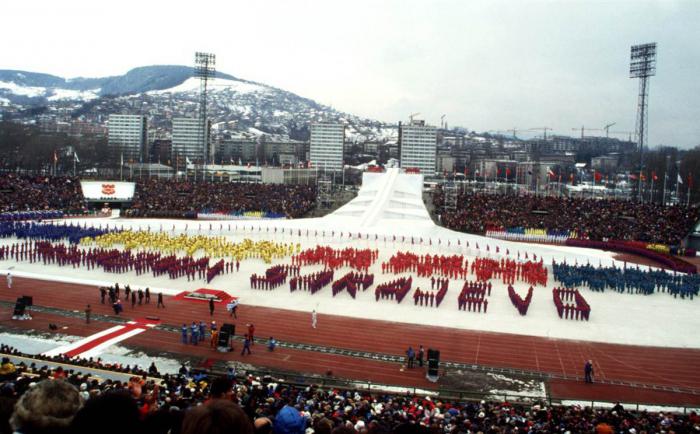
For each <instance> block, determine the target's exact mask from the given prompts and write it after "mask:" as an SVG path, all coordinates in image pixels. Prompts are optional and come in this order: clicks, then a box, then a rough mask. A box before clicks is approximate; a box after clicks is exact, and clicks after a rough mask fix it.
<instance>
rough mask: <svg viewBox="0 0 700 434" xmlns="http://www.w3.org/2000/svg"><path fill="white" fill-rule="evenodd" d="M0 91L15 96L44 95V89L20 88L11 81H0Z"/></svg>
mask: <svg viewBox="0 0 700 434" xmlns="http://www.w3.org/2000/svg"><path fill="white" fill-rule="evenodd" d="M0 89H7V90H8V91H10V92H11V93H13V94H15V95H22V96H29V97H37V96H44V94H46V88H45V87H34V86H21V85H19V84H17V83H14V82H12V81H0Z"/></svg>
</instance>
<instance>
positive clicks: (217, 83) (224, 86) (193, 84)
mask: <svg viewBox="0 0 700 434" xmlns="http://www.w3.org/2000/svg"><path fill="white" fill-rule="evenodd" d="M199 86H200V80H199V79H198V78H195V77H191V78H188V79H187V80H185V81H184V82H182V83H181V84H179V85H177V86H175V87H171V88H170V89H163V90H154V91H150V92H147V93H148V94H149V95H159V94H165V93H183V92H184V93H189V92H199ZM208 90H209V91H210V92H220V91H223V90H230V91H233V92H236V93H239V94H244V93H254V92H266V91H267V90H268V88H267V87H265V86H261V85H259V84H253V83H245V82H242V81H237V80H227V79H223V78H214V79H212V80H210V81H209V84H208Z"/></svg>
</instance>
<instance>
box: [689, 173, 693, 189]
mask: <svg viewBox="0 0 700 434" xmlns="http://www.w3.org/2000/svg"><path fill="white" fill-rule="evenodd" d="M688 188H693V175H691V174H690V173H689V174H688Z"/></svg>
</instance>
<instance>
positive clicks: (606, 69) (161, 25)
mask: <svg viewBox="0 0 700 434" xmlns="http://www.w3.org/2000/svg"><path fill="white" fill-rule="evenodd" d="M197 5H202V6H201V9H198V8H197ZM0 10H1V11H2V15H3V19H2V22H3V31H2V33H3V41H2V43H1V44H0V69H5V68H7V69H23V70H29V71H37V72H47V73H51V74H56V75H60V76H64V77H74V76H103V75H116V74H122V73H124V72H126V71H127V70H129V69H130V68H133V67H136V66H144V65H152V64H184V65H190V64H192V62H193V57H194V52H195V51H210V52H213V53H215V54H216V55H217V69H219V70H221V71H223V72H227V73H230V74H233V75H235V76H238V77H241V78H245V79H249V80H254V81H259V82H263V83H266V84H270V85H274V86H276V87H280V88H283V89H286V90H289V91H292V92H295V93H297V94H299V95H301V96H305V97H309V98H312V99H315V100H317V101H318V102H321V103H324V104H329V105H332V106H333V107H335V108H336V109H339V110H342V111H346V112H350V113H353V114H357V115H360V116H365V117H369V118H374V119H378V120H382V121H389V122H396V121H398V120H405V119H407V117H408V115H409V114H411V113H415V112H420V113H421V116H419V117H422V118H424V119H426V120H427V121H428V122H430V123H433V124H439V123H440V116H441V115H442V114H445V115H446V120H447V122H448V123H449V124H450V125H454V126H457V125H459V126H464V127H467V128H469V129H474V130H477V131H486V130H505V129H510V128H513V127H517V128H519V129H522V130H524V129H529V128H534V127H545V126H546V127H551V128H553V129H554V132H555V133H559V134H577V133H575V132H573V131H571V129H572V128H574V127H578V128H580V126H581V125H585V126H586V127H587V128H591V129H592V128H602V127H603V126H604V125H605V124H607V123H612V122H616V123H617V125H615V126H614V127H613V128H611V131H621V132H625V131H632V130H633V129H634V125H635V122H634V118H635V113H636V104H637V92H638V83H637V80H632V79H630V78H628V70H629V48H630V45H632V44H638V43H646V42H651V41H656V42H658V67H657V76H656V77H653V78H652V79H651V87H650V97H651V99H650V114H649V136H650V144H651V145H652V146H654V145H658V144H671V145H678V146H682V147H691V146H695V145H699V144H700V84H698V82H699V81H700V1H698V0H688V1H670V0H669V1H641V0H617V1H592V0H586V1H564V0H560V1H528V0H512V1H494V0H486V1H469V0H455V1H450V0H445V1H410V0H399V1H379V0H369V1H358V0H345V1H334V0H319V1H293V0H281V1H264V0H247V1H242V2H241V1H220V2H219V1H209V2H197V1H194V0H193V1H188V2H182V1H179V0H178V1H147V0H139V1H133V0H120V1H114V0H101V1H94V0H70V1H68V0H63V1H62V0H53V1H48V0H46V1H39V0H22V1H7V2H4V3H3V5H2V7H1V8H0ZM530 134H541V133H537V132H531V133H530ZM591 134H602V133H601V132H598V131H595V132H593V131H592V132H591ZM621 137H626V136H625V135H624V134H622V135H621Z"/></svg>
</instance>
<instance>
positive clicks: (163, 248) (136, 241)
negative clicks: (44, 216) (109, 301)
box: [81, 230, 300, 264]
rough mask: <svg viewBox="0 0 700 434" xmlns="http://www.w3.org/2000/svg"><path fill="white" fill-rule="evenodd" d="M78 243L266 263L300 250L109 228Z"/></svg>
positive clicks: (281, 245)
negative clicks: (115, 230) (116, 230)
mask: <svg viewBox="0 0 700 434" xmlns="http://www.w3.org/2000/svg"><path fill="white" fill-rule="evenodd" d="M81 244H83V245H86V246H90V245H97V246H99V247H105V248H106V247H115V246H123V247H124V248H125V249H127V250H149V251H156V252H163V253H171V254H179V253H181V252H185V253H186V254H187V255H188V256H194V255H195V254H197V253H198V252H200V251H203V252H204V255H205V256H209V257H213V258H235V259H236V260H238V261H242V260H244V259H248V258H259V259H262V260H263V261H264V262H265V263H267V264H269V263H270V262H272V260H273V259H281V258H286V257H287V256H289V255H291V254H293V253H294V252H295V251H298V250H300V245H299V244H296V245H295V244H292V243H275V242H272V241H255V242H254V241H252V240H250V239H245V240H243V241H241V242H240V243H235V242H232V241H230V240H229V239H227V238H226V237H223V236H218V237H211V236H204V235H187V234H180V235H174V234H169V233H168V232H163V231H158V232H155V231H153V232H150V231H146V230H143V231H131V230H124V231H119V232H109V233H106V234H104V235H100V236H96V237H95V238H94V240H93V239H90V238H84V239H82V240H81Z"/></svg>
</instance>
